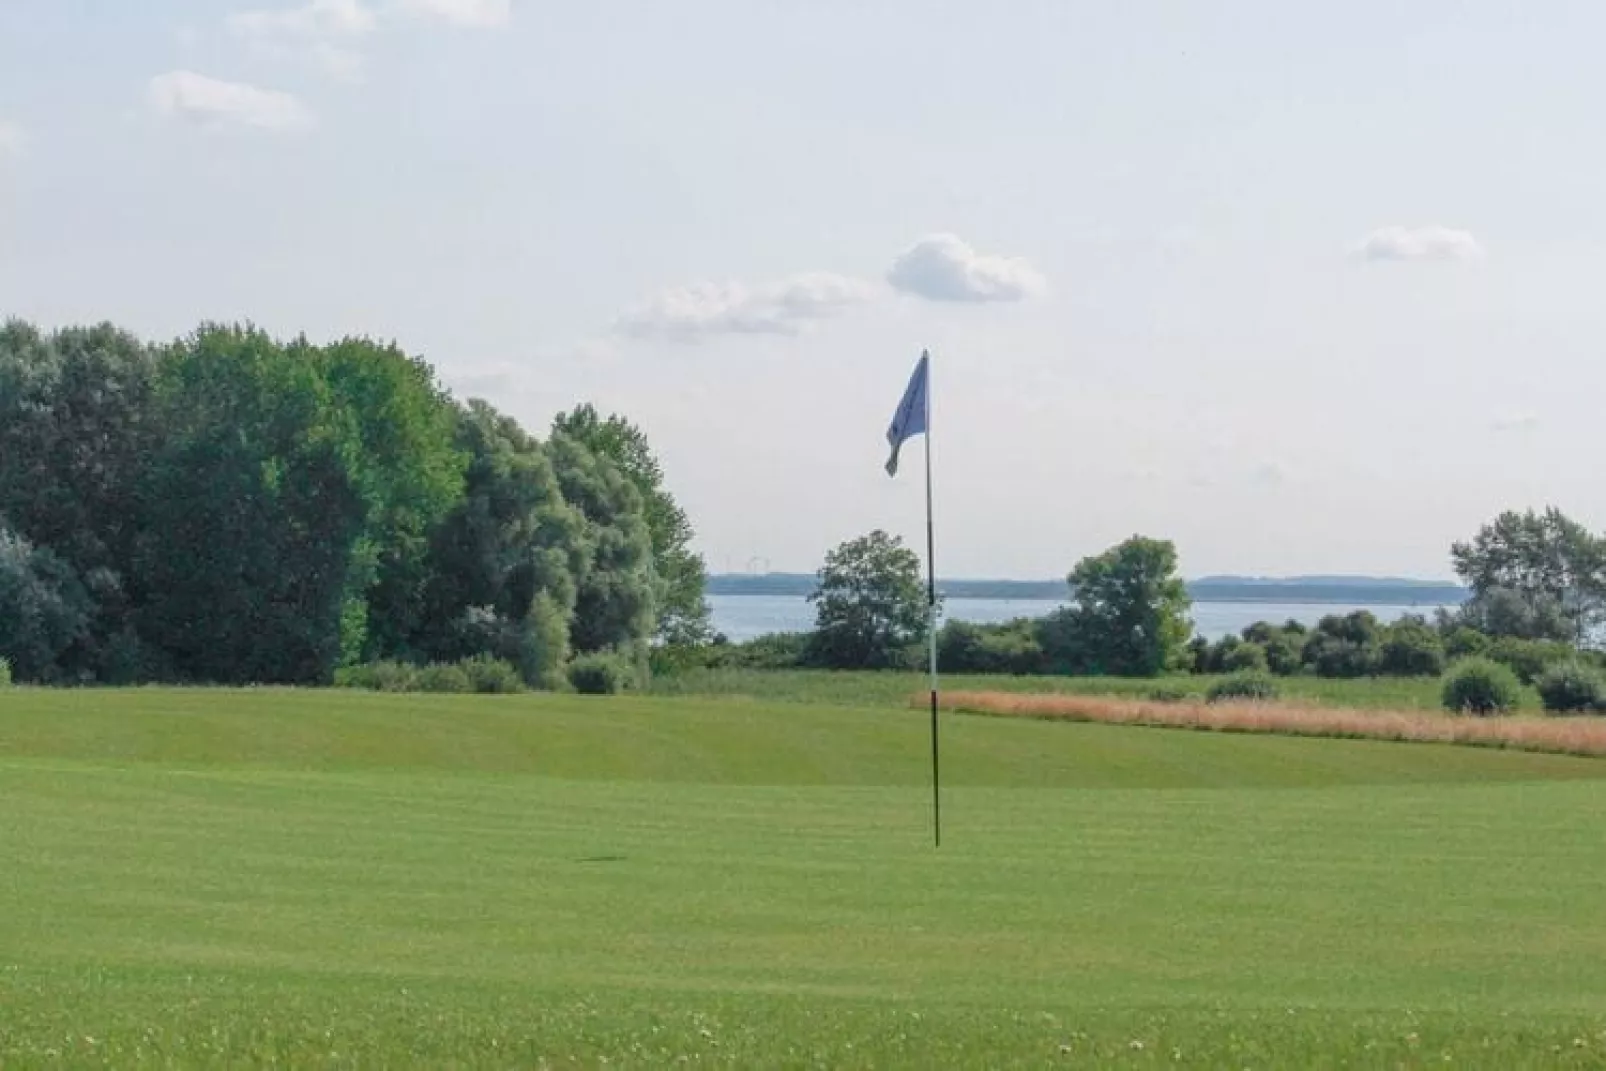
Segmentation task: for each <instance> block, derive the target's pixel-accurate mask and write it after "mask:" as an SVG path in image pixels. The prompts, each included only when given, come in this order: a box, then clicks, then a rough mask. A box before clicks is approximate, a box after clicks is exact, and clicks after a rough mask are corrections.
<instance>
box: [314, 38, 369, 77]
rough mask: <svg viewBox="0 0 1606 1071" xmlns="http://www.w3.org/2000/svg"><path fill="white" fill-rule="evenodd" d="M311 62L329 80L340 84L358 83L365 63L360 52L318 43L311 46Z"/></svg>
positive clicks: (321, 42)
mask: <svg viewBox="0 0 1606 1071" xmlns="http://www.w3.org/2000/svg"><path fill="white" fill-rule="evenodd" d="M312 61H313V63H315V64H317V66H318V69H319V70H321V71H322V72H323V73H324V74H326V75H328V76H329V77H330V78H333V79H335V80H336V81H340V82H360V81H362V80H363V72H364V70H365V69H366V67H367V61H366V60H365V59H364V58H363V54H362V53H361V52H357V51H354V50H352V49H349V48H341V47H340V46H339V45H332V44H330V43H329V42H328V41H319V42H318V43H317V44H315V45H313V46H312Z"/></svg>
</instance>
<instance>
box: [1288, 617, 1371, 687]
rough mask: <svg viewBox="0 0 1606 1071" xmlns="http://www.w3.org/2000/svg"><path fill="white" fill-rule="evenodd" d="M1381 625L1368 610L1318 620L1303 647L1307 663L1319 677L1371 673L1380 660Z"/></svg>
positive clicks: (1369, 674)
mask: <svg viewBox="0 0 1606 1071" xmlns="http://www.w3.org/2000/svg"><path fill="white" fill-rule="evenodd" d="M1382 643H1383V639H1382V626H1381V625H1379V624H1378V620H1377V618H1376V617H1375V616H1374V615H1373V614H1372V613H1371V612H1370V611H1368V610H1356V611H1355V612H1354V613H1350V614H1345V615H1343V616H1339V615H1337V614H1329V615H1327V616H1326V617H1324V618H1322V619H1321V621H1319V622H1317V625H1316V629H1315V631H1313V632H1311V633H1310V634H1309V635H1308V636H1307V638H1306V640H1305V646H1304V650H1303V655H1302V657H1303V659H1304V662H1305V664H1306V665H1308V666H1310V667H1311V669H1312V670H1314V671H1315V673H1316V675H1317V676H1318V677H1370V676H1373V675H1374V674H1376V673H1377V671H1378V666H1379V664H1380V662H1381V660H1382V657H1383V654H1382Z"/></svg>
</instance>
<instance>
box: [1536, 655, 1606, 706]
mask: <svg viewBox="0 0 1606 1071" xmlns="http://www.w3.org/2000/svg"><path fill="white" fill-rule="evenodd" d="M1535 683H1536V684H1537V685H1538V687H1539V698H1540V700H1541V701H1542V702H1543V703H1544V705H1545V709H1546V710H1548V711H1550V712H1551V713H1552V714H1580V713H1584V712H1588V711H1600V710H1606V676H1602V674H1601V672H1600V670H1598V669H1596V668H1595V667H1593V666H1591V665H1589V664H1588V663H1586V662H1582V661H1578V660H1572V661H1567V662H1557V663H1556V664H1554V665H1552V666H1550V667H1549V668H1548V669H1546V670H1545V671H1544V672H1543V673H1541V674H1540V675H1539V679H1538V681H1536V682H1535Z"/></svg>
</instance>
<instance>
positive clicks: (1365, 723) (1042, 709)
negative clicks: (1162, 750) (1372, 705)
mask: <svg viewBox="0 0 1606 1071" xmlns="http://www.w3.org/2000/svg"><path fill="white" fill-rule="evenodd" d="M927 701H928V700H927V698H926V697H924V696H921V697H916V698H915V699H912V700H911V704H912V705H915V706H919V705H920V704H922V703H925V702H927ZM942 705H943V706H944V707H945V708H946V709H948V710H953V711H958V712H961V713H966V714H992V715H1002V716H1006V717H1017V718H1040V719H1048V720H1063V721H1082V722H1101V723H1104V724H1110V725H1140V726H1149V727H1153V728H1163V729H1194V730H1203V731H1208V732H1223V733H1274V734H1278V735H1282V736H1326V737H1344V738H1351V739H1367V740H1392V741H1400V742H1406V743H1421V744H1467V745H1473V746H1477V747H1497V748H1511V749H1514V750H1519V751H1539V752H1547V753H1551V754H1559V755H1583V756H1597V757H1606V718H1566V719H1545V720H1540V719H1537V718H1463V717H1449V716H1446V715H1443V714H1426V713H1422V712H1418V711H1360V710H1344V709H1335V708H1331V707H1321V706H1306V705H1300V704H1295V703H1287V702H1283V703H1200V702H1182V703H1166V702H1145V701H1142V700H1132V699H1118V698H1112V697H1108V696H1075V695H1022V694H1015V693H1009V692H996V691H993V692H950V693H948V694H947V695H946V696H944V697H943V704H942Z"/></svg>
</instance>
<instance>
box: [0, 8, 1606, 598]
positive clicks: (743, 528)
mask: <svg viewBox="0 0 1606 1071" xmlns="http://www.w3.org/2000/svg"><path fill="white" fill-rule="evenodd" d="M1602 39H1606V5H1599V4H1595V3H1582V2H1581V3H1562V2H1556V3H1546V4H1542V5H1523V4H1518V3H1510V2H1494V0H1464V2H1459V3H1449V2H1434V0H1423V2H1414V3H1410V4H1400V3H1396V2H1390V3H1381V2H1374V0H1356V2H1352V3H1348V4H1342V5H1309V4H1288V3H1284V2H1278V0H1240V2H1237V3H1233V4H1230V5H1229V4H1210V5H1205V4H1198V3H1193V2H1188V0H1176V2H1160V0H1133V2H1131V3H1121V4H1108V3H1091V2H1086V3H1083V2H1073V0H1009V2H1007V3H1000V4H998V5H994V6H991V7H989V6H986V5H981V4H975V3H969V4H960V3H952V2H947V0H854V2H848V0H811V2H809V3H806V4H804V3H797V2H784V3H783V2H780V0H676V2H675V3H673V4H670V3H660V2H656V0H634V2H625V0H585V2H584V3H581V2H577V0H568V2H557V0H552V2H543V0H310V2H308V0H288V2H278V0H239V2H237V3H234V2H217V0H206V2H203V0H140V2H139V3H133V2H128V0H5V3H4V4H0V316H7V317H9V316H17V317H22V318H24V319H28V320H31V321H34V322H36V323H39V324H41V325H43V326H47V327H50V326H56V325H61V324H66V323H79V322H85V321H96V322H98V321H103V320H110V321H113V322H115V323H117V324H119V325H121V326H123V327H126V328H128V329H130V330H133V331H136V332H138V333H140V334H142V335H145V336H147V337H151V338H156V339H166V338H171V337H174V336H177V335H181V334H183V333H185V332H187V331H190V330H192V329H193V328H194V327H195V326H197V325H198V324H200V323H202V322H204V321H240V322H247V321H248V322H251V323H254V324H256V325H258V326H260V327H263V328H265V329H267V330H270V331H272V332H274V333H276V334H281V335H294V334H300V333H305V334H307V335H308V336H309V337H312V338H314V339H331V338H335V337H339V336H342V335H347V334H363V335H370V336H374V337H378V338H382V339H385V340H394V341H396V342H397V343H399V344H400V345H401V346H402V347H403V348H405V349H407V350H408V351H409V352H413V353H417V354H420V355H422V356H424V357H426V358H427V359H428V360H429V361H431V362H432V363H433V364H434V366H435V367H436V368H437V369H438V371H439V374H440V376H441V379H442V381H443V383H444V384H445V385H446V386H448V387H449V388H450V389H451V390H452V391H453V392H454V393H455V394H458V395H460V396H464V397H467V396H480V397H484V398H486V399H487V400H489V401H491V402H492V403H493V404H495V405H496V406H497V407H499V408H501V409H503V410H504V411H506V412H508V413H511V414H512V415H514V416H516V417H517V418H519V419H520V421H521V422H523V423H524V424H525V425H526V426H527V427H529V428H531V429H534V430H540V429H544V428H545V427H546V426H547V425H548V424H549V422H550V420H551V419H552V417H553V415H554V414H556V413H557V412H559V411H561V410H564V409H567V408H569V407H571V406H573V405H574V404H576V403H579V402H582V401H590V402H593V403H594V404H596V405H597V406H598V407H599V408H602V409H604V410H607V411H613V412H619V413H622V414H624V415H625V416H627V417H629V418H630V419H631V420H633V421H635V422H636V423H637V424H639V425H640V426H641V427H642V428H643V429H644V430H645V431H646V432H647V434H648V436H649V438H650V440H651V442H652V444H653V446H654V447H655V449H656V450H657V451H658V453H659V455H660V456H661V458H662V460H663V463H664V466H665V468H666V470H667V473H668V478H669V486H670V489H671V490H672V491H673V493H674V494H675V495H676V496H677V498H678V499H679V501H680V502H681V504H682V505H683V506H684V507H685V508H686V510H687V511H688V513H689V514H690V516H691V518H692V520H693V523H694V524H695V525H696V527H697V530H698V545H699V549H700V550H702V551H703V553H704V554H705V556H706V558H707V561H708V564H709V567H710V569H711V570H713V571H715V572H723V571H749V570H776V571H781V570H796V571H812V570H813V569H815V568H817V567H818V565H819V563H820V560H821V558H822V557H823V555H824V553H825V551H826V550H827V549H828V548H829V547H831V546H833V545H835V544H836V543H838V542H840V541H842V540H845V539H849V538H852V537H854V536H857V535H859V534H862V533H864V532H866V531H869V530H871V529H875V528H882V529H886V530H888V531H891V532H894V533H896V534H899V535H902V536H903V537H905V538H906V539H907V540H908V541H909V542H910V543H911V544H912V545H914V546H916V547H917V548H919V549H921V550H922V551H923V549H924V516H925V514H924V485H923V481H922V479H921V476H922V472H921V465H922V458H921V450H922V446H921V445H920V444H918V443H913V444H910V446H909V447H908V448H906V450H905V453H904V465H903V468H902V470H901V471H900V473H899V475H898V477H897V478H889V477H888V476H887V474H886V472H885V471H884V470H883V467H882V466H883V464H884V463H885V461H886V455H887V444H886V441H885V432H886V428H887V425H888V423H889V421H890V419H891V417H892V415H893V412H894V410H895V408H896V407H897V404H898V402H899V400H900V398H901V395H902V393H903V389H904V386H905V384H906V382H907V380H908V377H909V375H910V373H911V371H912V370H913V368H914V365H915V362H916V361H917V360H918V358H919V356H920V354H921V353H922V352H923V351H929V352H930V354H931V359H932V435H931V442H930V445H931V447H932V451H933V453H932V457H933V461H934V470H935V502H936V531H937V563H938V569H939V571H940V572H942V573H943V574H944V575H949V576H972V577H1020V578H1038V577H1045V578H1046V577H1053V576H1063V575H1064V574H1065V573H1066V572H1068V571H1069V569H1070V568H1071V567H1072V565H1073V564H1074V563H1075V562H1076V561H1077V560H1078V559H1079V558H1081V557H1083V556H1085V555H1087V554H1092V553H1097V552H1099V551H1101V550H1103V549H1105V548H1107V547H1108V546H1110V545H1112V544H1114V543H1116V542H1118V541H1119V540H1121V539H1124V538H1126V537H1127V536H1129V535H1133V534H1143V535H1147V536H1152V537H1158V538H1166V539H1170V540H1173V541H1174V542H1175V543H1176V545H1177V548H1178V552H1179V555H1180V559H1181V565H1182V569H1183V572H1184V573H1185V574H1186V575H1188V576H1200V575H1205V574H1211V573H1226V572H1230V573H1244V574H1253V575H1268V576H1278V575H1290V574H1297V573H1333V572H1340V573H1368V574H1374V575H1410V576H1421V577H1429V578H1442V577H1446V576H1448V575H1449V561H1448V549H1449V545H1450V543H1451V542H1452V541H1454V540H1456V539H1463V538H1467V537H1469V536H1470V535H1471V534H1472V533H1473V532H1475V531H1476V529H1477V527H1478V525H1480V524H1481V523H1483V522H1484V521H1486V520H1488V519H1490V518H1492V517H1493V516H1494V515H1495V514H1497V513H1498V512H1500V511H1501V510H1504V509H1508V508H1517V509H1521V508H1527V507H1535V508H1540V507H1543V506H1545V505H1556V506H1559V507H1560V508H1562V509H1563V510H1565V511H1567V512H1568V513H1569V514H1571V515H1573V516H1574V517H1576V518H1578V519H1579V520H1582V521H1584V522H1585V523H1587V524H1589V525H1591V526H1592V527H1595V528H1597V529H1599V528H1603V527H1606V485H1603V484H1602V483H1601V481H1600V480H1599V479H1598V475H1597V474H1598V473H1599V471H1600V466H1599V463H1598V462H1597V461H1596V460H1595V457H1596V454H1597V450H1598V443H1599V433H1598V430H1597V429H1598V427H1599V415H1600V411H1601V399H1602V398H1603V397H1606V360H1602V357H1603V356H1606V345H1603V344H1606V301H1603V300H1602V299H1601V296H1600V291H1599V285H1600V284H1599V280H1600V278H1601V271H1600V261H1601V258H1602V252H1603V250H1606V197H1603V196H1602V191H1603V190H1606V129H1603V128H1606V113H1603V112H1602V110H1601V108H1600V106H1599V102H1600V101H1601V100H1602V99H1606V67H1602V66H1601V65H1600V64H1599V62H1598V43H1599V42H1600V41H1601V40H1602Z"/></svg>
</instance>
